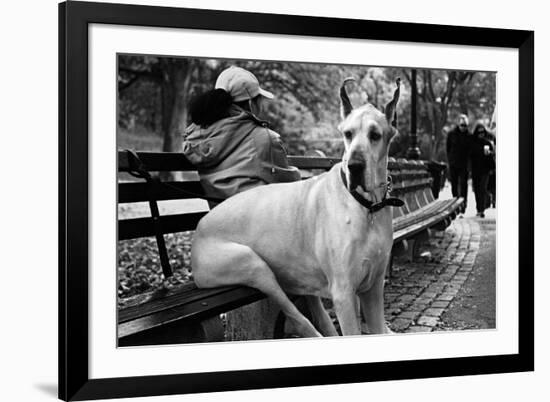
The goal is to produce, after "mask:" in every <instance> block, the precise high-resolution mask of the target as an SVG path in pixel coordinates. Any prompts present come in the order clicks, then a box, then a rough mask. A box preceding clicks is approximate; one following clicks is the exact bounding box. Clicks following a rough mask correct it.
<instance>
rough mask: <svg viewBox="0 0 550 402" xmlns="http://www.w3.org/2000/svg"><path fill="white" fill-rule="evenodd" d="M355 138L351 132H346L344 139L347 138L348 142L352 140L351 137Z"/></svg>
mask: <svg viewBox="0 0 550 402" xmlns="http://www.w3.org/2000/svg"><path fill="white" fill-rule="evenodd" d="M352 136H353V133H352V132H351V131H349V130H346V131H344V137H346V139H347V140H351V137H352Z"/></svg>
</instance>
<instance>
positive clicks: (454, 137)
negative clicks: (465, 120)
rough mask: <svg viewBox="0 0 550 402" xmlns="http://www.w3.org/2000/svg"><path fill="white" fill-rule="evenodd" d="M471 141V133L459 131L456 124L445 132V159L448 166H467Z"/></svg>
mask: <svg viewBox="0 0 550 402" xmlns="http://www.w3.org/2000/svg"><path fill="white" fill-rule="evenodd" d="M471 141H472V135H471V133H470V132H469V131H465V132H461V131H460V129H459V128H458V126H457V127H455V128H454V129H452V130H451V131H450V132H449V134H447V161H448V162H449V167H450V168H455V169H456V168H459V169H460V168H464V169H466V168H467V167H468V155H469V154H470V145H471Z"/></svg>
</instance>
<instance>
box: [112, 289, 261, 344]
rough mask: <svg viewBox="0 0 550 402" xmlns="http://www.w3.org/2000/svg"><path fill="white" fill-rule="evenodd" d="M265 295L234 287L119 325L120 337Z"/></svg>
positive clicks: (199, 317) (215, 312)
mask: <svg viewBox="0 0 550 402" xmlns="http://www.w3.org/2000/svg"><path fill="white" fill-rule="evenodd" d="M264 298H265V295H264V294H263V293H261V292H259V291H258V290H256V289H252V288H248V287H243V286H240V287H232V288H228V289H227V291H225V292H223V293H220V294H217V295H215V296H213V297H211V298H209V299H208V302H207V303H205V302H204V301H203V300H200V299H199V300H195V301H193V302H191V303H189V304H183V305H179V306H174V307H172V308H169V309H166V310H163V311H161V312H160V313H157V314H153V315H149V316H146V317H141V318H138V319H136V320H133V321H128V322H125V323H121V324H119V325H118V337H119V340H120V338H124V337H126V336H130V335H133V334H135V333H139V332H142V331H145V330H148V329H152V328H155V327H158V326H162V325H166V324H169V323H171V322H175V321H179V320H197V321H199V320H202V319H205V318H208V317H212V316H215V315H218V314H221V313H224V312H227V311H231V310H233V309H236V308H238V307H241V306H244V305H247V304H250V303H253V302H255V301H258V300H261V299H264Z"/></svg>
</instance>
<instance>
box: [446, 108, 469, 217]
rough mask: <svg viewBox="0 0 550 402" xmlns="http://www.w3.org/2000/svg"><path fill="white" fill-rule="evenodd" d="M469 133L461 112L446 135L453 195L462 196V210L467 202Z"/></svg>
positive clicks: (464, 116)
mask: <svg viewBox="0 0 550 402" xmlns="http://www.w3.org/2000/svg"><path fill="white" fill-rule="evenodd" d="M470 142H471V134H470V132H469V131H468V116H466V115H465V114H461V115H460V116H459V117H458V124H457V126H456V127H455V128H454V129H453V130H451V131H450V132H449V134H448V135H447V161H448V163H449V173H450V178H451V191H452V194H453V197H462V198H463V199H464V202H463V203H462V212H464V211H466V206H467V203H468V157H469V154H470Z"/></svg>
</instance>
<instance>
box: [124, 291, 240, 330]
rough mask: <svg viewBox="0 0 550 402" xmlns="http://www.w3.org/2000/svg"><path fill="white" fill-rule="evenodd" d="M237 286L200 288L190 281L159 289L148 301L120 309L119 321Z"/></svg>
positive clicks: (189, 301) (204, 297)
mask: <svg viewBox="0 0 550 402" xmlns="http://www.w3.org/2000/svg"><path fill="white" fill-rule="evenodd" d="M235 287H236V286H224V287H219V288H212V289H199V288H197V285H195V283H188V284H185V285H183V286H180V287H177V288H176V289H171V291H167V290H157V291H154V292H152V294H150V297H149V300H148V301H147V302H141V303H139V304H134V305H132V306H128V307H125V308H124V309H121V310H120V313H119V315H118V322H119V323H123V322H127V321H131V320H135V319H136V318H140V317H143V316H146V315H151V314H155V313H158V312H160V311H163V310H167V309H169V308H172V307H173V306H177V305H183V304H189V303H191V302H194V301H197V300H203V299H207V298H211V297H213V296H216V295H218V294H221V293H225V292H228V291H230V290H231V289H233V288H235Z"/></svg>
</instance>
